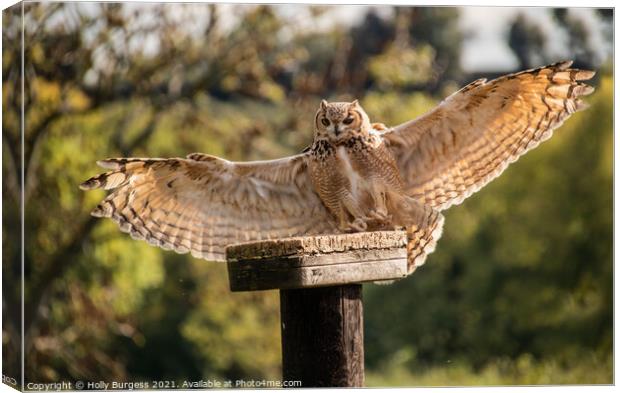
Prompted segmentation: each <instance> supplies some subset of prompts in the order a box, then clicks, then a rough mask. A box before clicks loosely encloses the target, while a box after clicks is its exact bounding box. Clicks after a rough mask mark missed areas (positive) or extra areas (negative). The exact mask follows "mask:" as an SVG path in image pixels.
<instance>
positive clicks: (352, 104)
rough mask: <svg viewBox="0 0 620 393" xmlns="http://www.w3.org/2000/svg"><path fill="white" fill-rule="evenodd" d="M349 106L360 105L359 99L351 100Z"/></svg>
mask: <svg viewBox="0 0 620 393" xmlns="http://www.w3.org/2000/svg"><path fill="white" fill-rule="evenodd" d="M351 106H353V107H359V106H360V103H359V101H358V100H357V99H355V100H353V101H352V102H351Z"/></svg>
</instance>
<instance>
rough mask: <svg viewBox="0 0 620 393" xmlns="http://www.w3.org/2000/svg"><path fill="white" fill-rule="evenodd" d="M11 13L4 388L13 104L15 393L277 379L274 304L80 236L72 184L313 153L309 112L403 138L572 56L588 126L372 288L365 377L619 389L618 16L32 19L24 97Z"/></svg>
mask: <svg viewBox="0 0 620 393" xmlns="http://www.w3.org/2000/svg"><path fill="white" fill-rule="evenodd" d="M21 12H22V10H21V5H19V6H15V7H13V8H10V9H8V10H5V11H4V12H3V37H2V39H3V63H2V69H3V81H2V82H3V89H2V93H3V107H2V110H3V124H2V145H3V146H2V149H3V160H2V174H3V179H4V181H3V184H2V198H3V217H2V220H3V221H2V226H3V227H2V228H3V239H2V240H3V265H2V269H3V304H2V305H3V321H4V325H3V326H2V343H3V358H4V359H3V360H4V368H5V370H3V373H4V374H9V375H18V372H17V370H18V369H19V365H20V361H19V357H18V351H19V341H20V338H19V331H20V329H21V327H20V323H19V320H20V309H19V301H20V300H19V296H20V285H19V282H20V270H21V265H20V250H19V242H20V235H19V192H20V187H19V183H20V176H21V175H20V171H21V162H20V161H21V149H20V145H19V140H20V133H19V130H20V108H21V106H20V105H21V102H22V99H23V100H24V102H25V104H26V106H25V118H24V120H25V135H24V146H23V148H24V157H23V158H24V168H23V169H24V172H25V187H24V199H25V203H26V216H25V231H26V238H25V245H26V247H25V252H24V253H25V280H26V282H25V293H26V298H25V326H24V329H25V332H26V342H25V343H26V348H25V349H26V364H25V371H26V381H36V382H45V381H60V380H84V381H99V380H104V381H113V380H116V381H138V380H150V379H174V380H177V381H179V380H183V379H193V380H199V379H201V378H204V379H208V378H210V379H213V378H231V379H237V378H267V379H272V378H279V377H280V341H279V340H280V336H279V314H278V308H279V304H278V294H277V292H275V291H269V292H257V293H231V292H230V291H229V290H228V282H227V274H226V268H225V265H224V264H217V263H210V262H207V261H203V260H197V259H194V258H192V257H189V256H187V255H177V254H175V253H173V252H166V251H162V250H159V249H156V248H153V247H150V246H148V245H147V244H146V243H143V242H138V241H134V240H132V239H131V238H130V237H129V236H127V235H125V234H123V233H121V232H120V231H119V230H118V229H117V228H116V226H115V225H114V224H113V223H112V222H111V221H110V220H100V219H94V218H92V217H90V216H89V214H88V213H89V211H90V210H91V209H92V208H93V207H94V206H95V204H96V203H97V202H98V201H99V200H100V199H101V198H103V196H104V193H103V192H100V191H98V192H89V193H84V192H81V191H80V190H79V189H78V187H77V186H78V184H79V183H80V182H81V181H83V180H85V179H86V178H88V177H89V176H92V175H94V174H96V173H98V171H99V169H98V168H97V167H96V166H95V161H96V160H97V159H101V158H105V157H118V156H139V157H150V156H158V157H169V156H181V157H183V156H185V155H186V154H187V153H190V152H194V151H201V152H206V153H210V154H214V155H220V156H224V157H226V158H228V159H234V160H256V159H269V158H277V157H282V156H285V155H289V154H293V153H296V152H299V151H300V150H301V149H303V148H304V147H305V146H306V145H307V144H309V143H310V141H311V139H312V119H313V115H314V112H315V110H316V107H317V105H318V103H319V101H320V99H321V98H326V99H330V100H335V99H338V100H349V99H353V98H359V99H360V101H361V103H362V105H363V106H364V107H365V109H366V110H367V112H368V113H369V114H370V116H371V119H373V120H374V121H381V122H384V123H387V124H396V123H398V122H402V121H405V120H408V119H410V118H412V117H415V116H417V115H419V114H421V113H423V112H424V111H426V110H428V109H429V108H431V107H433V106H434V105H435V104H437V103H438V102H439V101H440V100H441V99H442V98H443V97H445V96H446V95H447V94H449V93H451V92H453V91H455V90H456V89H457V88H458V87H459V86H461V85H463V84H465V83H467V82H470V81H471V80H473V79H475V78H478V77H480V76H487V77H494V76H498V75H500V74H503V73H506V72H510V71H515V70H518V69H521V68H527V67H533V66H539V65H543V64H547V63H551V62H555V61H558V60H562V59H566V58H571V59H575V60H576V62H575V65H576V66H578V67H586V68H593V69H596V70H597V71H598V74H597V76H596V78H595V79H594V80H593V81H592V83H593V84H594V85H595V86H596V87H597V90H596V92H595V93H594V94H593V95H592V96H591V97H589V98H588V102H589V103H590V104H591V108H590V109H589V110H587V111H585V112H581V113H579V114H577V115H575V116H573V117H572V118H571V119H570V120H569V121H567V122H566V123H565V125H564V126H563V127H562V128H560V129H559V130H558V131H557V132H556V134H555V136H554V137H553V138H552V139H551V140H550V141H549V142H546V143H544V144H543V145H542V146H541V147H539V148H538V149H536V150H535V151H533V152H531V153H529V154H528V155H527V156H526V157H524V158H522V159H521V160H520V161H519V162H518V163H516V164H514V165H512V166H511V167H510V168H509V169H508V170H507V172H506V173H505V174H504V175H502V176H501V177H500V178H499V179H497V180H496V181H494V182H493V183H492V184H491V185H489V186H487V187H486V188H485V189H484V190H483V191H481V192H479V193H478V194H476V195H475V196H473V197H471V198H470V199H468V200H467V201H466V202H465V203H464V204H462V205H460V206H457V207H454V208H451V209H450V210H448V211H447V212H446V226H445V230H444V235H443V238H442V239H441V241H440V242H439V245H438V249H437V251H436V252H435V253H434V254H432V255H431V256H430V257H429V259H428V261H427V263H426V265H425V266H424V267H423V268H421V269H419V270H418V271H417V272H416V273H415V275H413V276H411V277H409V278H407V279H405V280H402V281H400V282H398V283H396V284H394V285H391V286H374V285H366V286H365V288H364V297H365V340H366V342H365V347H366V369H367V372H366V376H367V377H366V379H367V385H368V386H454V385H497V384H563V383H570V384H582V383H588V384H591V383H606V384H608V383H612V381H613V375H612V337H613V330H612V315H613V314H612V313H613V311H612V291H613V287H612V160H613V150H612V138H613V131H612V115H613V109H612V108H613V107H612V97H613V80H612V77H611V70H612V64H611V57H610V54H611V51H612V49H611V48H612V30H611V26H612V24H613V11H611V10H594V9H585V8H580V9H572V10H567V9H545V8H537V9H515V8H505V7H504V8H488V9H483V8H450V7H443V8H432V7H428V8H413V7H367V6H364V7H361V6H338V7H327V6H322V7H309V6H304V5H295V6H286V5H282V6H256V5H245V6H242V5H215V4H167V5H164V4H140V3H135V4H131V3H127V4H112V3H108V4H97V3H25V5H24V17H25V18H24V21H23V22H24V26H25V32H24V39H25V52H24V56H25V64H24V73H25V81H24V83H25V95H24V97H22V95H21V89H20V84H21V79H20V71H21V26H22V19H21ZM484 21H487V22H488V23H489V25H488V26H487V25H486V24H485V23H482V22H484ZM493 24H494V25H495V26H496V27H497V26H499V27H497V28H495V29H490V27H489V26H491V25H493ZM502 26H503V27H502ZM500 27H501V28H500Z"/></svg>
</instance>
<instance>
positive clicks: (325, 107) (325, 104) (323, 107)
mask: <svg viewBox="0 0 620 393" xmlns="http://www.w3.org/2000/svg"><path fill="white" fill-rule="evenodd" d="M321 109H322V110H325V109H327V101H325V100H321Z"/></svg>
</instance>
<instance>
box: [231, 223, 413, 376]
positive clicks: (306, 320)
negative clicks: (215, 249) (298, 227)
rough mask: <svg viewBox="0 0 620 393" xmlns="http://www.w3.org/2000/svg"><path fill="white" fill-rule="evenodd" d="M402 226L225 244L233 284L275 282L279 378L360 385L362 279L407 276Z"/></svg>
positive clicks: (243, 287)
mask: <svg viewBox="0 0 620 393" xmlns="http://www.w3.org/2000/svg"><path fill="white" fill-rule="evenodd" d="M406 244H407V235H406V233H405V232H402V231H394V232H364V233H355V234H345V235H324V236H313V237H295V238H288V239H280V240H267V241H257V242H251V243H244V244H237V245H234V246H229V247H228V248H227V249H226V257H227V259H228V279H229V282H230V289H231V290H232V291H233V292H236V291H257V290H265V289H280V321H281V326H280V327H281V333H282V379H283V380H286V381H301V387H304V388H307V387H360V386H364V317H363V303H362V286H361V285H360V283H363V282H368V281H384V280H397V279H400V278H403V277H405V276H407V251H406Z"/></svg>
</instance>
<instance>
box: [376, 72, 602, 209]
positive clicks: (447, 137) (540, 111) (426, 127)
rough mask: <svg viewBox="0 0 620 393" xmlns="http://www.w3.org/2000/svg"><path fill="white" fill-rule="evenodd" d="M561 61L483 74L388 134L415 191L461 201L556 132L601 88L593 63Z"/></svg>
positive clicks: (431, 199) (421, 196)
mask: <svg viewBox="0 0 620 393" xmlns="http://www.w3.org/2000/svg"><path fill="white" fill-rule="evenodd" d="M571 64H572V62H561V63H556V64H553V65H550V66H546V67H541V68H537V69H533V70H527V71H522V72H519V73H515V74H510V75H506V76H503V77H500V78H498V79H495V80H492V81H490V82H486V80H483V79H481V80H477V81H475V82H473V83H471V84H469V85H467V86H465V87H464V88H462V89H461V90H459V91H458V92H456V93H454V94H453V95H451V96H450V97H448V98H447V99H445V100H444V101H443V102H442V103H441V104H439V106H437V107H436V108H435V109H433V110H431V111H430V112H428V113H427V114H425V115H422V116H421V117H419V118H417V119H414V120H411V121H409V122H406V123H404V124H401V125H399V126H397V127H395V128H393V129H392V130H390V131H387V132H386V133H385V134H383V136H384V138H385V140H386V143H387V144H388V146H389V148H390V150H391V152H392V154H393V155H394V157H395V158H396V161H397V164H398V167H399V169H400V172H401V175H402V177H403V180H404V182H405V185H406V189H407V194H408V195H410V196H412V197H414V198H416V199H418V200H419V201H421V202H423V203H424V204H428V205H430V206H432V207H434V208H436V209H438V210H443V209H447V208H448V207H450V206H452V205H454V204H459V203H461V202H462V201H463V200H464V199H465V198H467V197H468V196H470V195H471V194H472V193H474V192H476V191H478V190H479V189H480V188H481V187H483V186H484V185H486V184H487V183H488V182H490V181H491V180H493V179H494V178H496V177H497V176H499V175H500V174H501V173H502V172H503V171H504V169H506V167H507V166H508V165H509V164H510V163H511V162H514V161H516V160H517V159H518V158H519V157H520V156H522V155H523V154H525V153H526V152H527V151H528V150H530V149H533V148H534V147H536V146H538V144H539V143H540V142H542V141H544V140H546V139H548V138H549V137H551V134H552V132H553V130H554V129H555V128H557V127H559V126H560V125H561V124H562V123H563V122H564V120H566V119H567V118H568V117H569V116H570V115H571V114H573V113H574V112H577V111H579V110H581V109H584V108H586V104H585V103H584V102H583V101H581V100H580V99H579V97H580V96H584V95H587V94H590V93H592V91H594V88H592V87H591V86H589V85H586V84H583V83H580V82H579V81H580V80H587V79H590V78H592V76H594V72H593V71H585V70H579V69H571V68H569V67H570V65H571Z"/></svg>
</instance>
